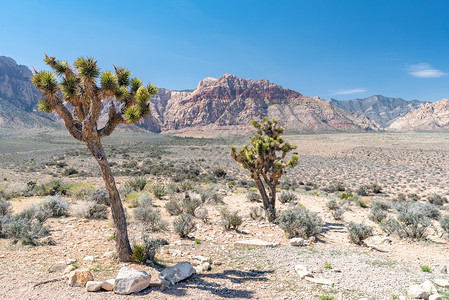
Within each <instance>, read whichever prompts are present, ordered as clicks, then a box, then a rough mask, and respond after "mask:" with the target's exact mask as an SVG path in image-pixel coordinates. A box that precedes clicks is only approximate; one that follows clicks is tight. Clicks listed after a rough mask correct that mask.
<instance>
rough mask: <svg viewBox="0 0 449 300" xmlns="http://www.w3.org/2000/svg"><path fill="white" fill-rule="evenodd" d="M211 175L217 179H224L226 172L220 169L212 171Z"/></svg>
mask: <svg viewBox="0 0 449 300" xmlns="http://www.w3.org/2000/svg"><path fill="white" fill-rule="evenodd" d="M212 173H213V174H214V176H215V177H217V178H224V177H225V176H226V171H225V170H223V169H221V168H217V169H214V170H213V171H212Z"/></svg>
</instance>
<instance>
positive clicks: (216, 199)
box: [207, 192, 224, 204]
mask: <svg viewBox="0 0 449 300" xmlns="http://www.w3.org/2000/svg"><path fill="white" fill-rule="evenodd" d="M223 198H224V196H223V195H222V194H220V193H218V192H210V194H209V198H208V199H207V202H209V203H212V204H222V203H223Z"/></svg>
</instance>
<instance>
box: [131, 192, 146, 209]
mask: <svg viewBox="0 0 449 300" xmlns="http://www.w3.org/2000/svg"><path fill="white" fill-rule="evenodd" d="M143 198H151V195H150V194H149V193H148V192H145V191H141V192H137V191H134V192H131V193H129V194H128V195H127V196H126V197H125V202H127V203H129V204H130V206H131V207H137V206H138V205H139V201H141V199H143Z"/></svg>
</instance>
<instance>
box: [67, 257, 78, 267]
mask: <svg viewBox="0 0 449 300" xmlns="http://www.w3.org/2000/svg"><path fill="white" fill-rule="evenodd" d="M74 263H76V258H69V259H67V261H66V264H68V265H70V264H74Z"/></svg>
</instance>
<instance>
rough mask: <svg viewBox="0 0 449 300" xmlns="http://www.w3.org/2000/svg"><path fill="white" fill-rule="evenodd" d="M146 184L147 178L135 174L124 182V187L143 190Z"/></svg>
mask: <svg viewBox="0 0 449 300" xmlns="http://www.w3.org/2000/svg"><path fill="white" fill-rule="evenodd" d="M146 185H147V180H146V179H145V177H144V176H136V177H134V178H131V179H130V180H128V182H126V183H125V188H127V189H129V190H133V191H143V189H144V188H145V186H146Z"/></svg>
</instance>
